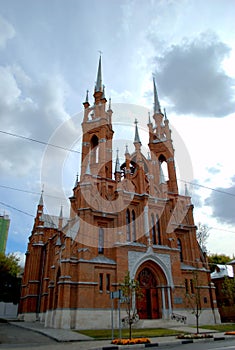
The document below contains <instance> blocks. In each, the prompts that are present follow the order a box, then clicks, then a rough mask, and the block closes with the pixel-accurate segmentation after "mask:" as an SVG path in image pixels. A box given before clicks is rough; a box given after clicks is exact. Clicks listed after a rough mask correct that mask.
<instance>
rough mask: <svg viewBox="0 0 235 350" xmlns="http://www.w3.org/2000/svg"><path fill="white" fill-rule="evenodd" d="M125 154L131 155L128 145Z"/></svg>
mask: <svg viewBox="0 0 235 350" xmlns="http://www.w3.org/2000/svg"><path fill="white" fill-rule="evenodd" d="M125 154H129V150H128V144H126V151H125Z"/></svg>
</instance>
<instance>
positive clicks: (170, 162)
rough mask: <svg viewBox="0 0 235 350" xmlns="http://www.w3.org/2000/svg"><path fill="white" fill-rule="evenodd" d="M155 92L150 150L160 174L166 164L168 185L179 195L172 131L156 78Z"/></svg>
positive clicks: (172, 191) (169, 188)
mask: <svg viewBox="0 0 235 350" xmlns="http://www.w3.org/2000/svg"><path fill="white" fill-rule="evenodd" d="M153 91H154V109H153V119H154V125H153V124H152V122H151V121H149V124H148V127H149V148H150V151H151V156H152V157H153V158H154V162H155V164H156V166H157V167H159V171H158V172H159V174H160V172H161V169H162V166H163V164H164V163H165V164H166V168H167V177H168V179H167V185H168V191H169V192H170V193H171V194H174V195H177V194H178V186H177V179H176V170H175V161H174V148H173V144H172V140H171V131H170V129H169V120H168V119H167V116H166V112H165V115H164V114H163V113H162V111H161V107H160V103H159V99H158V94H157V87H156V82H155V78H154V77H153Z"/></svg>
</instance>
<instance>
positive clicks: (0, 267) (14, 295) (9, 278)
mask: <svg viewBox="0 0 235 350" xmlns="http://www.w3.org/2000/svg"><path fill="white" fill-rule="evenodd" d="M19 273H20V266H19V259H18V258H17V257H16V256H15V255H14V254H9V255H5V254H3V253H0V281H1V283H0V301H4V302H13V303H15V304H17V303H18V301H19V298H20V278H19V277H18V274H19Z"/></svg>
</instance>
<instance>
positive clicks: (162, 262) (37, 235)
mask: <svg viewBox="0 0 235 350" xmlns="http://www.w3.org/2000/svg"><path fill="white" fill-rule="evenodd" d="M153 83H154V84H153V87H154V88H153V101H154V109H153V115H152V116H149V120H148V124H147V126H148V130H149V143H148V147H149V155H148V157H146V156H144V154H143V153H142V151H141V141H140V137H139V131H138V125H137V121H136V122H135V134H134V135H133V140H134V142H133V143H134V148H135V151H134V153H132V154H131V153H129V150H128V147H127V146H126V149H125V161H124V163H123V164H120V161H119V155H118V153H117V155H116V159H114V162H113V148H112V140H113V135H114V130H113V127H112V117H113V111H112V109H111V101H109V103H108V104H107V100H106V98H105V91H104V85H103V84H102V74H101V58H100V60H99V66H98V73H97V80H96V84H95V89H94V95H93V97H94V102H93V103H92V104H90V103H89V99H88V93H87V96H86V101H85V102H84V103H83V105H84V117H83V121H82V131H83V139H82V159H81V171H80V181H79V180H78V177H77V179H76V182H75V185H74V188H73V195H72V197H70V202H71V209H70V217H69V219H66V218H64V217H63V213H62V211H61V213H60V215H59V216H58V217H54V216H51V215H48V214H45V212H44V205H43V195H41V198H40V200H39V204H38V207H37V213H36V217H35V222H34V226H33V230H32V234H31V236H30V237H29V243H28V249H27V252H26V265H25V271H24V276H23V281H22V292H21V301H20V306H19V318H21V319H24V320H25V321H27V320H40V321H41V322H43V323H44V324H45V327H55V328H75V329H82V328H110V326H111V321H110V306H111V300H110V293H111V292H112V291H116V290H118V289H120V285H121V284H122V282H123V281H124V277H125V275H126V273H127V271H129V272H130V276H131V278H133V279H136V280H138V281H139V284H140V287H141V290H142V294H143V297H142V299H140V300H139V299H137V300H136V307H137V310H138V315H139V318H140V321H141V320H145V319H151V320H153V321H152V322H154V320H157V319H163V320H168V319H171V318H172V315H173V317H174V316H175V315H176V316H177V317H179V318H182V319H183V318H185V319H186V322H187V323H195V318H194V316H193V315H192V310H191V308H190V307H189V305H188V304H187V303H186V301H185V296H186V294H194V293H195V286H194V283H193V281H194V280H193V276H194V275H195V272H196V274H197V278H198V281H200V286H199V288H200V291H201V293H200V299H201V300H200V307H201V308H202V311H203V312H202V314H201V316H200V322H202V323H203V322H204V323H207V324H208V323H214V322H215V320H217V322H219V320H220V318H219V313H218V310H217V305H216V299H215V292H214V288H213V285H212V284H211V281H210V271H209V268H208V265H207V261H206V258H205V257H204V255H203V254H202V252H201V250H200V248H199V245H198V243H197V240H196V226H195V223H194V218H193V205H192V203H191V199H190V197H189V195H188V193H187V189H186V191H185V195H180V194H179V192H178V186H177V178H176V170H175V161H174V148H173V144H172V139H171V131H170V128H169V121H168V119H167V116H166V114H165V113H162V111H161V107H160V103H159V99H158V95H157V89H156V84H155V80H153ZM113 163H114V166H113ZM164 166H165V168H166V169H167V176H165V175H164V173H163V167H164ZM185 166H187V164H185ZM122 314H123V315H125V310H124V309H123V311H122Z"/></svg>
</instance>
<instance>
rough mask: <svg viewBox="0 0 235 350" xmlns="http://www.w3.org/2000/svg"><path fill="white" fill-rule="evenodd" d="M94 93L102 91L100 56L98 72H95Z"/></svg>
mask: <svg viewBox="0 0 235 350" xmlns="http://www.w3.org/2000/svg"><path fill="white" fill-rule="evenodd" d="M95 91H102V72H101V54H100V59H99V65H98V71H97V78H96V84H95Z"/></svg>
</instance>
